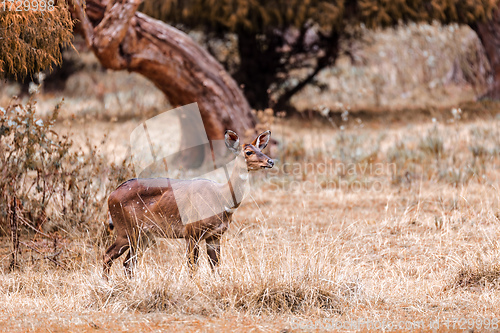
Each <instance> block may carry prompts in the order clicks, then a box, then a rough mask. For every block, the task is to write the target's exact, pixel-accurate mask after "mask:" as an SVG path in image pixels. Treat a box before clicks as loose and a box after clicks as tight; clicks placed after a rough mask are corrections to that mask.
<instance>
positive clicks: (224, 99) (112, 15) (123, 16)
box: [67, 0, 255, 140]
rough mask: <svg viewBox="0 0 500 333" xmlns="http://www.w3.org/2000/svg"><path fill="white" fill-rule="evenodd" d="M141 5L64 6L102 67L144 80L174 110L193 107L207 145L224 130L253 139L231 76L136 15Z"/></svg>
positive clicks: (111, 0) (98, 2) (170, 31)
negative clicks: (161, 93)
mask: <svg viewBox="0 0 500 333" xmlns="http://www.w3.org/2000/svg"><path fill="white" fill-rule="evenodd" d="M141 1H142V0H125V1H115V0H86V3H85V12H84V10H83V9H82V8H83V7H82V6H81V4H80V3H79V1H75V2H74V3H75V5H74V6H73V5H72V4H73V1H67V2H68V4H69V5H70V7H71V11H72V13H73V16H74V17H76V18H77V19H78V20H79V21H80V22H79V24H78V27H77V29H78V30H79V31H78V30H77V31H78V32H80V33H82V35H83V36H84V37H85V40H86V42H87V45H88V46H89V47H90V48H91V49H92V50H93V51H94V53H95V54H96V56H97V58H98V59H99V60H100V62H101V64H102V65H103V66H104V67H106V68H110V69H114V70H128V71H133V72H137V73H140V74H142V75H144V76H145V77H147V78H148V79H149V80H151V81H152V82H153V83H154V84H155V85H156V87H158V89H160V90H161V91H163V92H164V93H165V95H166V96H167V98H168V100H169V101H170V103H171V104H172V105H173V106H181V105H185V104H190V103H193V102H197V103H198V106H199V109H200V112H201V117H202V120H203V123H204V126H205V130H206V132H207V136H208V138H209V139H211V140H216V139H223V137H224V131H225V130H226V129H231V130H234V131H236V132H238V134H240V135H241V136H242V137H247V136H251V135H253V134H254V127H255V118H254V116H253V115H252V113H251V109H250V106H249V104H248V102H247V101H246V99H245V97H244V95H243V93H242V92H241V90H240V89H239V87H238V85H237V84H236V82H235V81H234V80H233V79H232V78H231V76H230V75H229V74H228V73H227V72H226V71H225V70H224V68H223V67H222V66H221V65H220V64H219V63H218V62H217V61H216V60H215V59H214V58H213V57H212V56H211V55H210V54H209V53H208V52H207V51H205V50H204V49H203V48H201V47H200V46H199V45H198V44H196V43H195V42H194V41H193V40H192V39H191V38H190V37H189V36H187V35H186V34H184V33H183V32H181V31H179V30H177V29H175V28H173V27H171V26H169V25H167V24H165V23H163V22H161V21H158V20H154V19H152V18H150V17H149V16H147V15H144V14H142V13H140V12H137V7H138V6H139V4H140V3H141ZM186 139H188V138H186Z"/></svg>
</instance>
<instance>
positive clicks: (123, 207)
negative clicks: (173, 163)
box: [103, 131, 274, 278]
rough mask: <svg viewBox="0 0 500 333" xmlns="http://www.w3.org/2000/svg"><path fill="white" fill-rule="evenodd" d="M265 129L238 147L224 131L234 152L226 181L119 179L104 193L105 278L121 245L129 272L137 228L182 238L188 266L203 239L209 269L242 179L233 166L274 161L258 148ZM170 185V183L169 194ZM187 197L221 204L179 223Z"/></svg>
mask: <svg viewBox="0 0 500 333" xmlns="http://www.w3.org/2000/svg"><path fill="white" fill-rule="evenodd" d="M270 134H271V133H270V132H269V131H266V132H264V133H262V134H260V135H259V136H258V137H257V138H256V139H255V140H254V141H253V142H252V144H246V145H243V149H241V146H240V145H239V138H238V136H237V135H236V133H234V132H232V131H227V132H226V146H227V147H228V148H229V149H230V150H232V151H233V152H235V153H238V157H237V158H236V164H235V167H234V170H233V173H232V175H231V178H230V181H229V183H227V184H218V183H215V182H213V181H210V180H206V179H195V180H179V179H169V178H145V179H130V180H128V181H126V182H125V183H123V184H121V185H120V186H119V187H118V188H117V189H116V190H115V191H113V193H111V194H110V196H109V198H108V209H109V215H110V224H112V225H113V226H114V229H115V230H116V240H115V242H114V243H113V244H112V245H111V246H110V247H109V248H108V249H107V250H106V253H105V254H104V258H103V259H104V276H105V277H106V278H107V276H108V274H109V270H110V268H111V265H112V263H113V260H115V259H117V258H118V257H120V256H121V255H122V254H123V253H125V252H126V251H127V250H129V252H128V254H127V257H126V259H125V261H124V263H123V264H124V266H125V272H126V274H127V275H128V276H131V274H132V270H133V264H135V261H136V252H137V246H138V241H139V236H140V235H141V234H151V235H155V236H160V237H166V238H184V239H185V240H186V244H187V253H188V264H189V266H190V268H191V269H194V268H195V267H196V263H197V260H198V254H199V244H200V242H201V241H203V240H205V241H206V242H207V254H208V256H209V259H210V265H211V267H212V269H215V267H216V266H217V265H218V263H219V258H220V238H221V236H222V234H224V232H225V231H226V230H227V229H228V227H229V223H230V222H231V220H232V215H233V213H234V211H235V210H236V209H237V208H238V207H239V202H237V200H231V199H234V198H235V191H236V190H238V189H239V188H240V187H242V186H243V183H244V180H242V178H241V177H240V173H239V172H238V171H239V170H240V171H241V169H242V168H246V169H247V170H248V171H256V170H259V169H262V168H271V167H272V166H273V165H274V162H273V161H272V160H271V159H270V158H269V157H268V156H266V155H265V154H263V153H262V152H261V149H264V148H265V147H266V145H267V143H268V141H269V138H270ZM255 145H258V146H259V147H256V146H255ZM173 188H175V189H176V195H175V197H174V191H173ZM193 200H207V201H208V202H206V203H205V204H206V205H207V207H225V208H226V210H224V211H223V212H222V213H218V214H216V215H214V216H211V217H209V218H205V219H201V220H196V221H195V222H192V223H188V224H185V225H184V224H183V223H182V219H181V214H180V212H179V208H178V207H179V205H180V204H182V205H184V206H183V207H189V206H188V205H189V202H192V201H193ZM234 202H237V203H236V204H234Z"/></svg>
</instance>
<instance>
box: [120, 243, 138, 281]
mask: <svg viewBox="0 0 500 333" xmlns="http://www.w3.org/2000/svg"><path fill="white" fill-rule="evenodd" d="M136 264H137V252H136V251H135V249H134V247H133V246H131V247H130V250H129V251H128V253H127V256H126V257H125V260H124V261H123V267H124V268H125V276H126V277H128V278H129V279H131V278H132V277H133V275H134V268H135V266H136Z"/></svg>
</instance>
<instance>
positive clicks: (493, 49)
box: [471, 3, 500, 100]
mask: <svg viewBox="0 0 500 333" xmlns="http://www.w3.org/2000/svg"><path fill="white" fill-rule="evenodd" d="M471 27H472V29H474V30H475V31H476V33H477V35H478V37H479V39H480V40H481V43H482V44H483V47H484V50H485V53H486V57H487V58H488V60H489V62H490V66H491V70H492V72H493V84H492V85H491V86H490V87H489V90H488V92H487V93H486V94H484V95H483V96H482V97H481V98H490V99H496V100H500V3H499V4H498V8H497V9H496V10H495V12H494V13H493V17H492V19H491V20H489V21H486V22H477V23H476V24H474V25H472V26H471Z"/></svg>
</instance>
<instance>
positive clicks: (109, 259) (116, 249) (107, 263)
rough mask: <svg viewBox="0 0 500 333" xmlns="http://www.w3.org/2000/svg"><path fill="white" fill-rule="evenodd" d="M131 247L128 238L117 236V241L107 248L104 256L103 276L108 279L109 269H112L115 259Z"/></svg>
mask: <svg viewBox="0 0 500 333" xmlns="http://www.w3.org/2000/svg"><path fill="white" fill-rule="evenodd" d="M128 248H129V242H128V239H126V238H119V237H117V238H116V240H115V242H114V243H113V244H112V245H111V246H110V247H109V248H108V249H107V250H106V253H105V254H104V256H103V261H104V265H103V278H104V279H105V280H107V279H108V276H109V270H110V269H111V265H112V264H113V260H115V259H116V258H118V257H119V256H121V255H122V254H123V253H125V251H127V250H128Z"/></svg>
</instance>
